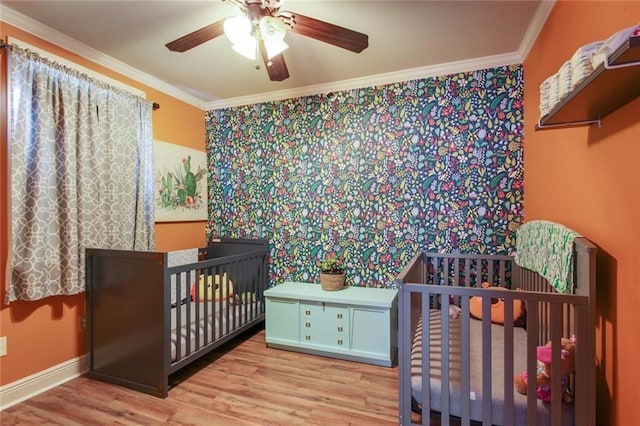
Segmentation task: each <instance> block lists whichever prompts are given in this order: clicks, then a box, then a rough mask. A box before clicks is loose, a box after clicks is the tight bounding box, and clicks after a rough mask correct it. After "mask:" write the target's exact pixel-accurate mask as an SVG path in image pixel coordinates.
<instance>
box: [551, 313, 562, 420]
mask: <svg viewBox="0 0 640 426" xmlns="http://www.w3.org/2000/svg"><path fill="white" fill-rule="evenodd" d="M549 310H550V314H551V324H550V325H551V377H552V378H553V380H552V381H551V424H553V425H559V424H562V384H561V382H560V378H561V377H562V366H561V360H560V351H561V350H562V343H561V338H562V318H561V316H562V305H561V304H559V303H552V304H551V305H550V309H549Z"/></svg>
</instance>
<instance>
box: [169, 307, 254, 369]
mask: <svg viewBox="0 0 640 426" xmlns="http://www.w3.org/2000/svg"><path fill="white" fill-rule="evenodd" d="M205 304H208V306H207V307H206V314H205ZM196 306H197V308H196ZM178 312H179V313H180V316H181V317H180V318H181V320H180V333H178V332H177V316H178ZM261 312H263V307H262V303H261V302H260V301H255V302H250V303H243V304H234V305H228V306H227V305H226V304H223V305H220V304H218V303H216V304H215V309H214V308H213V307H212V305H211V303H210V302H189V303H184V304H182V305H180V306H179V307H177V308H173V309H171V362H175V361H177V360H178V358H177V357H176V354H178V352H179V353H180V357H179V359H182V358H184V357H185V356H187V355H190V354H192V353H194V352H196V351H197V349H199V348H201V347H203V346H204V345H206V344H209V343H211V342H213V341H215V340H218V339H219V338H220V337H222V336H224V335H226V334H229V333H230V332H232V331H233V330H236V329H238V328H240V327H241V326H242V325H244V324H245V323H247V322H248V321H250V320H252V319H254V318H257V317H258V316H259V315H260V313H261ZM178 335H179V336H180V337H179V340H178ZM178 342H179V349H178ZM187 342H188V343H189V345H187Z"/></svg>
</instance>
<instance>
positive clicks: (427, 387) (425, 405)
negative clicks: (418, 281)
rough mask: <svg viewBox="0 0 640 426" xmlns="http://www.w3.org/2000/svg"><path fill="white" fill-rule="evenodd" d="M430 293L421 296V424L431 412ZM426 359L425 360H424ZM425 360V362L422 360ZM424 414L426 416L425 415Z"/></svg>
mask: <svg viewBox="0 0 640 426" xmlns="http://www.w3.org/2000/svg"><path fill="white" fill-rule="evenodd" d="M430 307H431V293H423V294H422V307H421V309H422V311H421V312H422V360H423V361H422V402H421V404H422V413H423V416H422V424H426V423H425V419H428V418H429V413H430V412H431V383H430V381H431V380H430V378H431V365H430V362H429V361H428V360H429V358H430V357H429V353H430V350H429V342H430V341H431V321H430V315H429V313H430V310H429V308H430ZM425 357H426V358H425ZM425 359H426V360H427V361H426V362H425V361H424V360H425ZM425 413H426V414H425Z"/></svg>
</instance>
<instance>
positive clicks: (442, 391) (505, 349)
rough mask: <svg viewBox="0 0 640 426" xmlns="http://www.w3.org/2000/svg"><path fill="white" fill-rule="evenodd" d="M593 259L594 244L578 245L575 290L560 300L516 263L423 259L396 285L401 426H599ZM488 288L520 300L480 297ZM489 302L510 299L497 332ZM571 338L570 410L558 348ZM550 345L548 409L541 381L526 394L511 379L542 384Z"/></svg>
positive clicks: (507, 259)
mask: <svg viewBox="0 0 640 426" xmlns="http://www.w3.org/2000/svg"><path fill="white" fill-rule="evenodd" d="M595 257H596V247H595V246H594V245H593V244H592V243H591V242H589V241H588V240H587V239H585V238H576V239H575V242H574V261H575V266H574V278H573V281H574V286H575V291H574V293H573V294H560V293H557V292H556V291H555V290H554V289H553V288H552V287H551V286H550V285H549V284H548V283H547V282H546V280H545V279H544V278H542V277H541V276H539V275H538V274H537V273H534V272H532V271H529V270H526V269H523V268H520V267H518V266H517V265H516V264H515V262H514V261H513V258H512V257H511V256H490V255H461V254H442V253H423V252H420V253H418V254H417V255H416V256H415V257H414V258H413V259H412V260H411V262H410V263H409V264H408V265H407V266H406V267H405V268H404V270H403V271H402V272H401V273H400V274H399V276H398V279H397V283H398V287H399V289H400V300H399V312H400V313H399V315H400V321H399V324H400V330H399V370H400V386H399V387H400V389H399V392H400V395H399V398H400V401H399V420H400V424H402V425H408V424H416V423H414V422H415V421H417V420H416V417H417V418H420V417H419V416H416V414H415V413H416V412H422V417H421V418H422V420H421V422H422V424H423V425H428V424H430V413H432V412H438V413H440V418H441V422H442V424H445V425H447V424H449V421H450V416H453V417H456V418H459V419H460V420H461V422H462V424H469V423H470V422H471V421H477V422H482V423H483V424H486V425H490V424H498V425H500V424H505V425H524V424H529V425H536V424H552V425H566V424H575V425H594V424H595V342H594V340H595V306H596V294H595V279H596V277H595ZM484 281H489V282H491V283H492V284H493V285H496V286H503V287H507V288H511V289H515V288H520V289H521V290H522V291H517V292H516V291H500V290H496V289H483V288H479V287H480V283H482V282H484ZM473 296H481V297H482V301H483V303H482V313H483V315H482V319H481V320H478V319H474V318H472V317H471V315H470V313H469V303H470V299H471V297H473ZM492 298H503V299H504V302H505V303H504V307H505V322H504V325H498V324H492V323H491V319H490V309H491V299H492ZM514 299H520V300H523V301H524V303H525V306H526V329H525V328H521V327H517V326H515V325H514V320H513V318H512V314H513V302H512V301H513V300H514ZM485 301H486V302H487V303H484V302H485ZM450 305H456V306H459V307H460V308H461V311H460V313H461V314H460V317H458V318H454V317H452V316H450V312H449V306H450ZM569 336H575V338H576V360H575V373H574V374H573V375H572V376H571V377H570V388H571V391H572V392H573V397H574V398H573V399H574V402H573V403H565V402H563V400H562V391H561V386H562V384H561V382H560V378H559V376H560V374H559V371H560V358H561V355H560V340H561V338H562V337H569ZM548 341H551V342H552V348H553V351H552V363H551V371H552V374H551V376H552V377H553V378H554V380H553V381H552V384H551V390H552V400H551V402H543V401H541V400H538V399H537V397H536V383H535V380H529V382H528V387H527V395H521V394H520V393H518V392H516V390H515V388H514V380H513V378H514V374H518V373H520V372H522V371H525V370H526V371H527V373H528V376H529V377H536V369H537V360H536V347H537V346H538V345H544V344H545V343H546V342H548ZM423 354H428V356H423ZM412 411H413V412H414V419H413V421H412V416H411V414H412ZM418 424H419V423H418Z"/></svg>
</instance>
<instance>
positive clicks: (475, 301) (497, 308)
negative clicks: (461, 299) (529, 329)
mask: <svg viewBox="0 0 640 426" xmlns="http://www.w3.org/2000/svg"><path fill="white" fill-rule="evenodd" d="M482 288H486V289H490V290H503V291H511V290H509V289H508V288H504V287H499V286H492V285H491V284H489V283H488V282H484V283H482ZM518 290H519V289H517V290H516V291H518ZM482 299H483V298H482V297H480V296H473V297H471V298H470V299H469V313H470V314H471V316H472V317H473V318H476V319H482ZM524 320H525V309H524V302H523V301H522V300H520V299H513V324H514V325H515V326H516V327H519V326H523V325H524ZM491 322H492V323H494V324H500V325H504V299H503V298H491Z"/></svg>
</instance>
